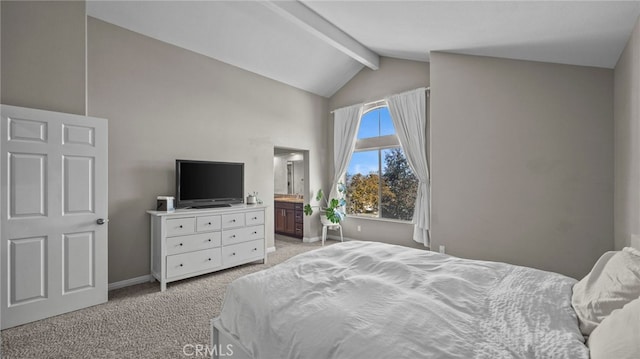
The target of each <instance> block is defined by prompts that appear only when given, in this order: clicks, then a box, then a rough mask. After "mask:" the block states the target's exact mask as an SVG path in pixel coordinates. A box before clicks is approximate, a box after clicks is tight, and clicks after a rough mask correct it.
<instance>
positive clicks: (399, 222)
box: [347, 214, 413, 225]
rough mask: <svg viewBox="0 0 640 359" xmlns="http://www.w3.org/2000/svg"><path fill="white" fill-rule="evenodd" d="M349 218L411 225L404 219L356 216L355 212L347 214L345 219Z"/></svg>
mask: <svg viewBox="0 0 640 359" xmlns="http://www.w3.org/2000/svg"><path fill="white" fill-rule="evenodd" d="M350 218H355V219H364V220H365V221H374V222H388V223H398V224H410V225H413V223H412V222H411V221H404V220H401V219H392V218H379V217H367V216H358V215H355V214H347V220H349V219H350Z"/></svg>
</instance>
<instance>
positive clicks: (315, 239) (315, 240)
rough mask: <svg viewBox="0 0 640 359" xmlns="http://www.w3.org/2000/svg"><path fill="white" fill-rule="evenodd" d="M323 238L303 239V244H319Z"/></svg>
mask: <svg viewBox="0 0 640 359" xmlns="http://www.w3.org/2000/svg"><path fill="white" fill-rule="evenodd" d="M321 239H322V237H319V236H318V237H304V238H302V242H303V243H313V242H317V241H319V240H321Z"/></svg>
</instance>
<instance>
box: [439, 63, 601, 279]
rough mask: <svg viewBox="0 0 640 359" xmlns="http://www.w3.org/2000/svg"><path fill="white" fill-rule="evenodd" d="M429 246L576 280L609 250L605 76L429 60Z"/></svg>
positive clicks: (572, 69)
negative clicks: (537, 269) (528, 267)
mask: <svg viewBox="0 0 640 359" xmlns="http://www.w3.org/2000/svg"><path fill="white" fill-rule="evenodd" d="M431 90H432V91H431V134H432V135H431V179H432V183H431V186H432V223H431V226H432V239H433V245H434V248H438V246H439V245H446V247H447V252H448V253H451V254H453V255H456V256H461V257H469V258H476V259H487V260H498V261H505V262H510V263H514V264H518V265H525V266H530V267H535V268H540V269H544V270H550V271H555V272H559V273H563V274H566V275H569V276H572V277H575V278H581V277H582V276H584V275H585V274H586V273H587V272H588V271H589V270H590V269H591V267H592V266H593V264H594V262H595V261H596V259H597V258H598V257H599V256H600V255H601V254H602V253H603V252H604V251H607V250H611V249H612V248H613V163H612V158H613V71H612V70H608V69H599V68H589V67H578V66H567V65H556V64H548V63H538V62H527V61H515V60H505V59H495V58H487V57H478V56H465V55H454V54H446V53H432V54H431Z"/></svg>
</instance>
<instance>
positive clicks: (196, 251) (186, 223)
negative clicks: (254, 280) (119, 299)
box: [147, 205, 267, 291]
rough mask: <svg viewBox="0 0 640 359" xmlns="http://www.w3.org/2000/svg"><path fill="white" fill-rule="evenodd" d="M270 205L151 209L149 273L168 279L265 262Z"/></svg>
mask: <svg viewBox="0 0 640 359" xmlns="http://www.w3.org/2000/svg"><path fill="white" fill-rule="evenodd" d="M265 208H266V206H262V205H237V206H233V207H227V208H207V209H188V210H176V211H174V212H158V211H147V213H149V214H150V215H151V275H153V277H154V278H155V279H157V280H158V281H159V282H160V290H162V291H164V290H165V289H166V288H167V283H169V282H173V281H177V280H180V279H185V278H189V277H193V276H197V275H201V274H206V273H210V272H215V271H219V270H221V269H225V268H229V267H234V266H237V265H241V264H245V263H249V262H254V261H262V262H263V263H266V262H267V252H266V248H265V236H264V233H265V231H264V214H265Z"/></svg>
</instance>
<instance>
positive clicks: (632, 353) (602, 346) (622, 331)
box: [587, 299, 640, 359]
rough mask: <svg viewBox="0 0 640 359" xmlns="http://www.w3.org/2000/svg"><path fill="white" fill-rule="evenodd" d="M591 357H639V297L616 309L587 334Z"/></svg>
mask: <svg viewBox="0 0 640 359" xmlns="http://www.w3.org/2000/svg"><path fill="white" fill-rule="evenodd" d="M587 345H589V350H590V351H591V359H611V358H615V359H637V358H639V357H640V299H636V300H634V301H632V302H631V303H628V304H627V305H625V306H624V307H623V308H622V309H616V310H614V311H613V313H611V315H609V316H608V317H606V318H605V319H604V320H603V321H602V323H600V325H598V327H597V328H596V329H595V330H594V331H593V332H592V333H591V336H589V341H588V342H587Z"/></svg>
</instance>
